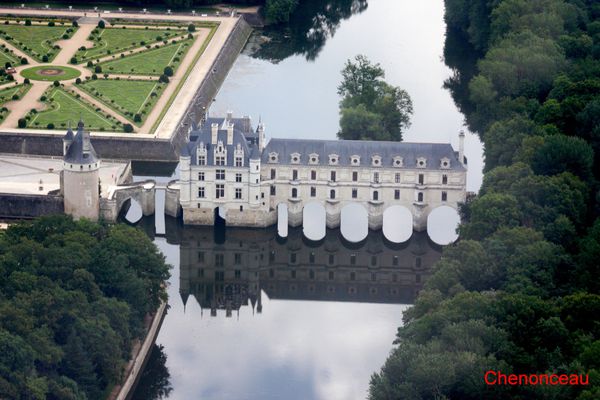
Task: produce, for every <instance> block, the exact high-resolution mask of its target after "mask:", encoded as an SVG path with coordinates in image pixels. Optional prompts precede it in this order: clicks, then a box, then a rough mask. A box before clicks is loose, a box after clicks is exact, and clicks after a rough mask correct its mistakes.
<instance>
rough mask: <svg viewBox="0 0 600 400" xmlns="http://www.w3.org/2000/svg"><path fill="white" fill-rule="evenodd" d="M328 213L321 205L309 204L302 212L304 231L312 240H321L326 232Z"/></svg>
mask: <svg viewBox="0 0 600 400" xmlns="http://www.w3.org/2000/svg"><path fill="white" fill-rule="evenodd" d="M325 221H326V212H325V207H323V205H322V204H321V203H317V202H313V203H308V204H307V205H305V206H304V209H303V210H302V230H303V232H304V236H306V237H307V238H308V239H310V240H315V241H317V240H321V239H323V238H324V237H325V232H326V225H325Z"/></svg>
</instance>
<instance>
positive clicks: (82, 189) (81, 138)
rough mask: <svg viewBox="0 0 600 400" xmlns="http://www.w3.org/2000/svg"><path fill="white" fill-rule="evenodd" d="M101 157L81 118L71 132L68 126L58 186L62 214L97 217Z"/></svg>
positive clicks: (93, 219) (94, 218) (93, 218)
mask: <svg viewBox="0 0 600 400" xmlns="http://www.w3.org/2000/svg"><path fill="white" fill-rule="evenodd" d="M99 169H100V159H99V158H98V156H97V154H96V151H95V150H94V147H93V146H92V143H91V141H90V133H89V132H87V131H86V130H85V129H84V124H83V121H79V123H78V124H77V132H76V133H75V134H74V133H73V131H72V130H71V127H70V126H69V129H68V130H67V133H66V134H65V136H64V137H63V171H62V177H61V179H62V183H61V188H62V192H63V197H64V207H65V209H64V211H65V214H68V215H71V216H73V218H75V219H80V218H87V219H89V220H92V221H97V220H98V216H99V214H100V178H99Z"/></svg>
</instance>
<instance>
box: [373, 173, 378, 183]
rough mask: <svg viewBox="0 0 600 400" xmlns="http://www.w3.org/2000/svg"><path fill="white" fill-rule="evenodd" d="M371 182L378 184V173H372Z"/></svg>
mask: <svg viewBox="0 0 600 400" xmlns="http://www.w3.org/2000/svg"><path fill="white" fill-rule="evenodd" d="M373 182H375V183H379V172H373Z"/></svg>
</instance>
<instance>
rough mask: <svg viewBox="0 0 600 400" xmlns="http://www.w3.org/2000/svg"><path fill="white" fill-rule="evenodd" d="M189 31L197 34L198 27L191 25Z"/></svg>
mask: <svg viewBox="0 0 600 400" xmlns="http://www.w3.org/2000/svg"><path fill="white" fill-rule="evenodd" d="M187 30H188V32H196V26H195V25H194V24H189V25H188V28H187Z"/></svg>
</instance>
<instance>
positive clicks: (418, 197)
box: [417, 192, 423, 203]
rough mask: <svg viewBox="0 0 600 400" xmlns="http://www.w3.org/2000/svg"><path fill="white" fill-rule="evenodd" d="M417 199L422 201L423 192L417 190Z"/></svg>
mask: <svg viewBox="0 0 600 400" xmlns="http://www.w3.org/2000/svg"><path fill="white" fill-rule="evenodd" d="M417 200H418V201H419V203H421V202H422V201H423V192H419V194H418V195H417Z"/></svg>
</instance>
